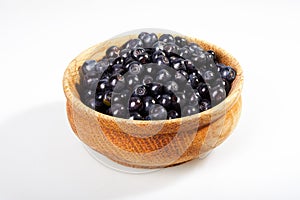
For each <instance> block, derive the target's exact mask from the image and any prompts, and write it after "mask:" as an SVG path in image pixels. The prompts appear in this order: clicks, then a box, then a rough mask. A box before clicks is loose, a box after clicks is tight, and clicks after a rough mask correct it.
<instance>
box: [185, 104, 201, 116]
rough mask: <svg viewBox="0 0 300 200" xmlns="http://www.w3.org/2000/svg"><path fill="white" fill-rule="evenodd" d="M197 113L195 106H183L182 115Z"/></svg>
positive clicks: (197, 109)
mask: <svg viewBox="0 0 300 200" xmlns="http://www.w3.org/2000/svg"><path fill="white" fill-rule="evenodd" d="M197 113H199V108H198V107H197V106H185V107H184V108H183V110H182V116H184V117H185V116H189V115H194V114H197Z"/></svg>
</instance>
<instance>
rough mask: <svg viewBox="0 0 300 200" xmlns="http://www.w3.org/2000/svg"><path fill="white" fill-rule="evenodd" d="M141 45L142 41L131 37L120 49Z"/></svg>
mask: <svg viewBox="0 0 300 200" xmlns="http://www.w3.org/2000/svg"><path fill="white" fill-rule="evenodd" d="M142 46H143V42H142V41H141V40H140V39H131V40H129V41H128V42H126V43H125V44H124V45H123V46H122V49H131V50H133V49H135V48H138V47H142Z"/></svg>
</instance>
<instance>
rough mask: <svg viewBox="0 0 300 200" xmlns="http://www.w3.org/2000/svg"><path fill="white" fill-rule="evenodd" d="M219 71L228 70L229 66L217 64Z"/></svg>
mask: <svg viewBox="0 0 300 200" xmlns="http://www.w3.org/2000/svg"><path fill="white" fill-rule="evenodd" d="M216 66H217V70H218V72H220V71H221V70H222V69H224V68H226V67H227V66H226V65H224V64H222V63H216Z"/></svg>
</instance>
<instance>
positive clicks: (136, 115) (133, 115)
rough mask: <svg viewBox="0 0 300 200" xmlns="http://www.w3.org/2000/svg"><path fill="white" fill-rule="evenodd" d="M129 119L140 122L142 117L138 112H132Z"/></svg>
mask: <svg viewBox="0 0 300 200" xmlns="http://www.w3.org/2000/svg"><path fill="white" fill-rule="evenodd" d="M129 119H131V120H142V119H143V116H142V115H140V114H139V113H138V112H132V113H130V117H129Z"/></svg>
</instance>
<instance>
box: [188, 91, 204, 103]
mask: <svg viewBox="0 0 300 200" xmlns="http://www.w3.org/2000/svg"><path fill="white" fill-rule="evenodd" d="M200 98H201V97H200V95H199V94H198V92H197V93H195V92H192V94H190V96H189V98H188V104H189V105H190V106H196V105H198V104H199V101H200Z"/></svg>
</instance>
